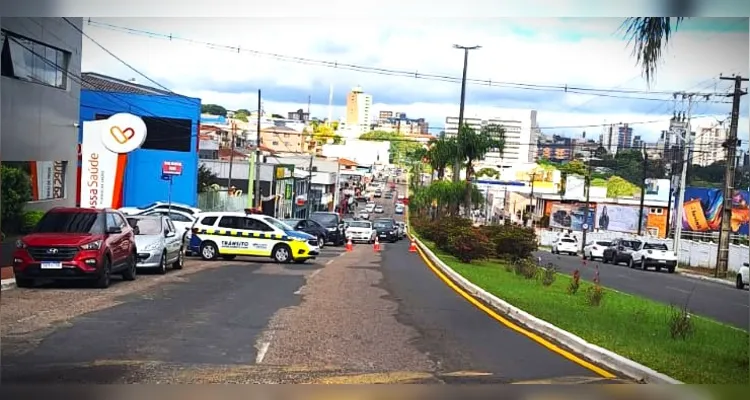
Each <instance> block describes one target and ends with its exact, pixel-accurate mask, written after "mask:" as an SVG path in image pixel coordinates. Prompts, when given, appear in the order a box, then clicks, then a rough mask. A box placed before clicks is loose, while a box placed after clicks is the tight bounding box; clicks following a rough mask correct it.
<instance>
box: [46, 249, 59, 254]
mask: <svg viewBox="0 0 750 400" xmlns="http://www.w3.org/2000/svg"><path fill="white" fill-rule="evenodd" d="M47 254H57V249H47Z"/></svg>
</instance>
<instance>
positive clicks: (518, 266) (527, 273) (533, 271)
mask: <svg viewBox="0 0 750 400" xmlns="http://www.w3.org/2000/svg"><path fill="white" fill-rule="evenodd" d="M513 265H514V267H515V268H514V269H515V273H516V275H520V276H522V277H524V278H526V279H534V278H536V277H537V275H538V273H539V266H538V265H537V264H536V263H535V262H534V261H531V260H529V259H528V258H524V259H520V260H516V262H515V263H514V264H513Z"/></svg>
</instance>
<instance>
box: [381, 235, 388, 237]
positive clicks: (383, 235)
mask: <svg viewBox="0 0 750 400" xmlns="http://www.w3.org/2000/svg"><path fill="white" fill-rule="evenodd" d="M386 236H388V235H380V237H386Z"/></svg>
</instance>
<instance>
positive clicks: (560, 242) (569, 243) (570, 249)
mask: <svg viewBox="0 0 750 400" xmlns="http://www.w3.org/2000/svg"><path fill="white" fill-rule="evenodd" d="M552 253H553V254H560V253H568V254H570V255H571V256H574V255H576V254H578V241H577V240H575V239H573V238H569V237H561V238H558V239H557V240H555V242H554V243H552Z"/></svg>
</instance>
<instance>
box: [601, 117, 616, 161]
mask: <svg viewBox="0 0 750 400" xmlns="http://www.w3.org/2000/svg"><path fill="white" fill-rule="evenodd" d="M599 144H601V146H602V147H603V148H604V150H606V151H607V153H609V154H613V155H614V154H617V131H615V127H614V125H606V124H605V125H604V126H602V133H601V135H599Z"/></svg>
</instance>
